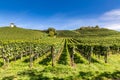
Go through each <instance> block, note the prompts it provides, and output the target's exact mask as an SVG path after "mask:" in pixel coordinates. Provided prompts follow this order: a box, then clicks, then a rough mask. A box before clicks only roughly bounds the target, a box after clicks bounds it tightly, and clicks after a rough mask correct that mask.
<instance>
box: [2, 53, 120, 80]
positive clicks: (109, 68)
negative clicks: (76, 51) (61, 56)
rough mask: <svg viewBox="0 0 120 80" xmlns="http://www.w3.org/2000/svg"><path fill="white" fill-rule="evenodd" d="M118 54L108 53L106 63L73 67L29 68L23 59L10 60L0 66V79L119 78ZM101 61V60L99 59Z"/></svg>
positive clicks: (91, 79) (37, 66) (106, 79)
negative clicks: (7, 65)
mask: <svg viewBox="0 0 120 80" xmlns="http://www.w3.org/2000/svg"><path fill="white" fill-rule="evenodd" d="M119 57H120V55H119V54H116V55H110V56H109V58H108V63H102V64H101V63H91V64H89V63H84V64H81V63H79V64H76V65H75V66H74V67H71V66H67V65H62V64H56V66H54V67H52V66H51V65H49V66H45V65H40V64H37V63H36V64H34V66H33V68H32V69H30V68H29V66H28V65H29V63H23V62H22V61H24V59H26V58H27V57H24V58H23V60H22V61H21V60H17V61H16V62H11V63H10V64H9V67H7V68H6V69H4V67H1V68H0V76H1V77H0V79H3V80H10V78H11V80H13V79H14V80H17V79H21V80H40V79H42V80H81V79H85V80H96V79H99V80H108V79H120V67H119V66H120V64H119V63H120V58H119ZM101 61H102V60H101Z"/></svg>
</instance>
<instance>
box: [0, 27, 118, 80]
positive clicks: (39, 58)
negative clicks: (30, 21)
mask: <svg viewBox="0 0 120 80" xmlns="http://www.w3.org/2000/svg"><path fill="white" fill-rule="evenodd" d="M57 33H58V34H57V35H56V37H49V36H48V34H47V33H45V32H41V31H39V30H28V29H22V28H9V27H3V28H0V80H119V79H120V67H119V66H120V32H117V31H113V30H108V29H98V28H97V29H96V28H90V29H89V28H85V29H77V30H71V31H70V30H62V31H57Z"/></svg>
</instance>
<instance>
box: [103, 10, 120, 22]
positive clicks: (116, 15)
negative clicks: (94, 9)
mask: <svg viewBox="0 0 120 80" xmlns="http://www.w3.org/2000/svg"><path fill="white" fill-rule="evenodd" d="M101 19H102V20H120V9H115V10H111V11H108V12H105V13H104V14H103V15H102V16H101Z"/></svg>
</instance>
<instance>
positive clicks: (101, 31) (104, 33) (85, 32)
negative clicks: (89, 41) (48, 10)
mask: <svg viewBox="0 0 120 80" xmlns="http://www.w3.org/2000/svg"><path fill="white" fill-rule="evenodd" d="M57 33H58V35H57V36H58V37H88V36H90V37H108V36H119V35H120V32H118V31H114V30H109V29H105V28H84V29H81V28H80V29H76V30H71V31H70V30H59V31H57Z"/></svg>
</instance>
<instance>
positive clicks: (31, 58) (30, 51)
mask: <svg viewBox="0 0 120 80" xmlns="http://www.w3.org/2000/svg"><path fill="white" fill-rule="evenodd" d="M29 54H30V65H29V67H30V68H32V66H33V57H32V50H31V45H30V47H29Z"/></svg>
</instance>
